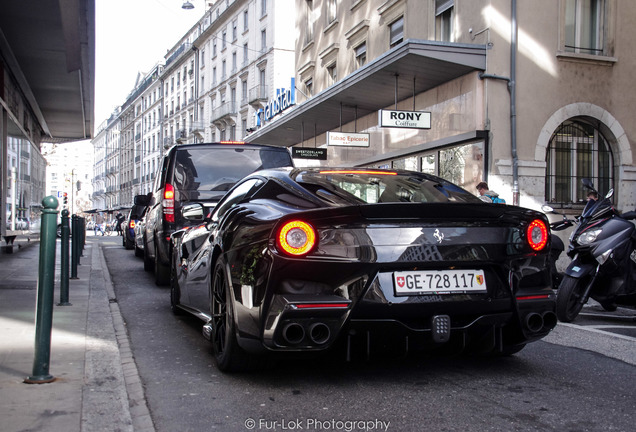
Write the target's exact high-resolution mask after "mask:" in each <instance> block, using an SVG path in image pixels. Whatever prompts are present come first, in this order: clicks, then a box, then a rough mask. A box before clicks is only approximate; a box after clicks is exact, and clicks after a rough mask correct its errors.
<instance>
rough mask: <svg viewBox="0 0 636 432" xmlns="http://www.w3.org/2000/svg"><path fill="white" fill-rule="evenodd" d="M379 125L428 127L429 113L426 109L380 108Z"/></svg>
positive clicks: (429, 123) (414, 127)
mask: <svg viewBox="0 0 636 432" xmlns="http://www.w3.org/2000/svg"><path fill="white" fill-rule="evenodd" d="M379 117H380V119H379V120H380V127H394V128H410V129H430V128H431V113H430V112H427V111H395V110H380V115H379Z"/></svg>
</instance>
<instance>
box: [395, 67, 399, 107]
mask: <svg viewBox="0 0 636 432" xmlns="http://www.w3.org/2000/svg"><path fill="white" fill-rule="evenodd" d="M399 76H400V74H395V110H396V111H397V100H398V99H397V98H398V77H399Z"/></svg>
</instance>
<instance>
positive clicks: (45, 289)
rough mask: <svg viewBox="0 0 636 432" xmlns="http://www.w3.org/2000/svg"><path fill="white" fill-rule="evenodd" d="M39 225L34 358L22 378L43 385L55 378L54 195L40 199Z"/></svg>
mask: <svg viewBox="0 0 636 432" xmlns="http://www.w3.org/2000/svg"><path fill="white" fill-rule="evenodd" d="M42 206H43V207H44V209H43V210H42V223H41V228H40V262H39V272H38V293H37V305H36V310H35V358H34V360H33V374H32V375H31V376H29V377H28V378H26V379H25V380H24V382H25V383H28V384H44V383H49V382H52V381H54V380H55V377H54V376H53V375H50V374H49V362H50V359H51V328H52V326H53V291H54V287H55V280H54V279H55V242H56V238H57V213H58V212H57V206H58V202H57V198H55V197H54V196H48V197H46V198H44V199H43V200H42Z"/></svg>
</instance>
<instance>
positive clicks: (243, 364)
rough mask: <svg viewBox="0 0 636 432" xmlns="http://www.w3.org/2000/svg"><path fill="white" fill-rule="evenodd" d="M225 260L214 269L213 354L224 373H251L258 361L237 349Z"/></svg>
mask: <svg viewBox="0 0 636 432" xmlns="http://www.w3.org/2000/svg"><path fill="white" fill-rule="evenodd" d="M228 277H229V276H228V273H227V270H226V264H225V261H224V260H223V258H219V260H218V261H217V262H216V265H215V266H214V273H213V278H212V287H211V290H212V292H211V293H210V294H211V296H210V297H211V304H210V309H211V310H210V312H211V315H212V338H211V341H212V351H213V353H214V358H215V360H216V364H217V366H218V368H219V370H221V371H222V372H238V371H244V370H249V369H252V368H254V367H255V366H256V363H255V361H256V359H255V358H254V357H251V356H249V355H248V354H247V353H246V352H245V351H243V349H242V348H241V347H240V346H239V345H238V342H237V340H236V331H235V326H234V309H233V306H232V293H231V292H230V282H229V278H228Z"/></svg>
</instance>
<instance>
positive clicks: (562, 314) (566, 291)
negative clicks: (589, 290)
mask: <svg viewBox="0 0 636 432" xmlns="http://www.w3.org/2000/svg"><path fill="white" fill-rule="evenodd" d="M591 278H592V277H591V276H589V275H588V276H586V277H583V278H580V279H576V278H573V277H572V276H568V275H564V276H563V281H561V285H559V290H558V291H557V298H556V313H557V317H558V318H559V321H561V322H566V323H569V322H572V321H574V319H575V318H576V317H577V316H578V314H579V312H581V309H583V303H581V297H582V296H583V293H584V292H585V289H586V287H587V285H588V284H589V283H590V282H591Z"/></svg>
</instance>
